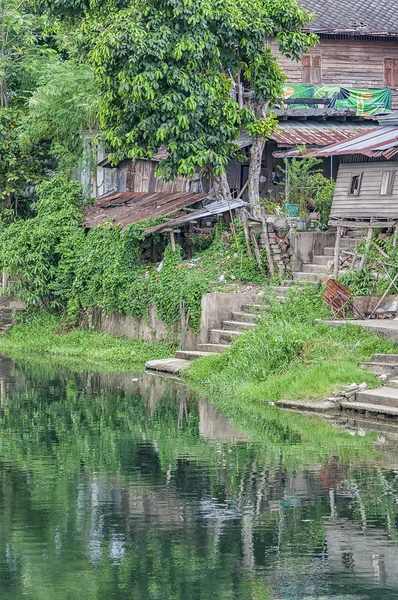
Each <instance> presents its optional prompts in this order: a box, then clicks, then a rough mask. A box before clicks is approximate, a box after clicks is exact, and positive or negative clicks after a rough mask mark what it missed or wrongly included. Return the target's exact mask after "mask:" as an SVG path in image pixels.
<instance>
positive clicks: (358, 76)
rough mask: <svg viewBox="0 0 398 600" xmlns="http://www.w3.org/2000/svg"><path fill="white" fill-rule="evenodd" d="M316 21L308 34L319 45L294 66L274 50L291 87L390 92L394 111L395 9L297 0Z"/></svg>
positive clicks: (360, 1) (397, 87) (372, 3)
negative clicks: (386, 90) (341, 88)
mask: <svg viewBox="0 0 398 600" xmlns="http://www.w3.org/2000/svg"><path fill="white" fill-rule="evenodd" d="M299 2H300V4H301V5H302V6H303V8H305V9H306V10H308V11H309V12H310V13H315V14H316V18H315V20H314V21H312V22H310V23H309V25H308V30H309V31H312V32H315V33H317V34H318V36H319V43H318V44H317V45H316V46H315V47H313V48H311V49H310V50H309V51H308V53H307V54H304V55H303V56H302V59H301V62H300V63H296V62H293V61H291V60H289V59H288V58H286V57H284V56H282V55H280V53H279V50H278V48H277V44H276V43H275V42H272V47H273V51H274V52H275V54H276V55H277V56H278V58H279V63H280V65H281V66H282V67H283V70H284V71H285V73H286V75H287V78H288V79H287V80H288V82H289V83H290V84H310V85H314V86H325V85H326V86H327V85H332V86H340V87H343V88H358V89H361V90H369V91H371V90H372V89H375V88H389V89H391V96H392V108H393V109H396V108H398V10H397V6H396V4H395V3H394V2H383V3H380V2H379V1H378V0H334V2H325V0H299Z"/></svg>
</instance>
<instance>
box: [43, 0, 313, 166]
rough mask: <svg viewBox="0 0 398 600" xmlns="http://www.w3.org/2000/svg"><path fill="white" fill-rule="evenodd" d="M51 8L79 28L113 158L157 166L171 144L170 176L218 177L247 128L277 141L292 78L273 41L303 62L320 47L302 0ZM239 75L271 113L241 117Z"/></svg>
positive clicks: (52, 4)
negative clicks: (278, 117) (275, 113)
mask: <svg viewBox="0 0 398 600" xmlns="http://www.w3.org/2000/svg"><path fill="white" fill-rule="evenodd" d="M42 4H44V5H47V7H48V9H49V11H50V12H51V14H52V15H54V14H55V15H57V16H58V15H59V14H62V15H64V16H67V17H69V18H70V17H72V19H73V20H74V24H75V27H76V28H78V33H77V36H76V39H78V40H79V43H80V44H81V48H82V52H86V53H87V56H88V57H89V60H90V62H91V64H92V65H93V68H94V71H95V75H96V78H97V81H98V84H99V90H100V93H101V103H100V115H101V124H102V128H103V129H104V131H105V136H106V139H107V141H108V143H109V146H110V148H111V150H112V153H111V155H110V157H111V159H113V160H114V161H115V162H116V161H117V160H119V159H120V158H123V157H125V156H126V155H128V156H130V157H133V156H144V157H151V156H152V155H153V154H154V153H156V152H157V150H158V148H159V146H160V145H161V144H164V145H165V146H166V147H167V150H168V153H169V156H168V158H167V159H166V160H165V161H163V162H162V163H161V164H160V167H159V173H160V172H161V173H162V174H163V175H164V176H165V177H172V176H174V175H175V174H177V173H180V174H182V175H192V174H193V173H194V172H195V170H196V168H197V167H198V166H199V167H201V168H205V169H206V170H207V171H209V172H211V173H213V174H214V175H219V174H221V173H223V172H225V167H226V164H227V161H228V159H229V158H231V157H233V156H235V155H236V154H237V153H238V152H239V149H238V148H237V147H236V146H235V145H234V144H233V143H232V142H233V141H234V140H236V139H237V138H238V137H239V131H240V129H241V128H242V127H243V126H245V125H247V126H248V127H249V128H250V130H251V131H255V132H256V134H259V135H264V136H266V135H268V134H269V132H270V130H271V129H272V127H273V126H274V125H275V120H274V119H273V117H267V114H266V113H267V106H268V103H269V102H270V101H273V100H275V99H276V98H280V97H281V94H282V83H283V81H284V79H285V76H284V74H283V72H282V71H281V69H280V67H279V65H278V62H277V60H276V58H275V56H274V55H273V54H272V51H271V46H270V45H269V44H265V43H264V40H265V39H266V38H267V37H270V36H275V37H276V40H277V42H278V43H279V47H280V50H281V52H282V53H283V54H285V55H288V56H290V57H292V58H294V59H299V57H300V55H301V53H302V52H303V51H305V50H306V49H308V47H309V46H311V45H312V44H314V43H315V40H316V37H315V36H313V35H311V34H307V33H304V32H303V28H304V26H305V24H306V23H307V21H308V20H309V18H310V17H309V15H308V14H307V13H306V12H305V11H304V10H303V9H302V8H301V7H300V6H299V4H298V2H297V1H296V0H288V2H286V1H285V2H283V3H282V2H281V1H275V0H267V1H266V2H264V1H263V0H261V1H260V0H250V1H249V2H244V1H243V0H227V1H226V2H222V3H219V2H216V3H214V2H212V1H211V0H200V1H198V2H186V1H184V0H156V1H155V0H150V1H149V2H148V0H137V1H135V2H125V1H121V2H118V1H115V0H109V2H106V3H105V4H103V3H99V2H98V1H97V0H91V1H89V2H87V3H80V2H76V0H70V1H68V0H66V1H65V0H62V1H54V0H51V1H48V2H43V3H42ZM79 28H80V29H79ZM127 58H128V60H127ZM240 72H241V73H242V74H243V75H244V77H245V80H246V81H248V82H249V85H250V88H251V90H252V91H253V93H254V104H258V105H259V106H263V105H264V106H265V107H266V108H265V110H262V109H261V110H256V109H254V110H251V108H250V109H246V110H243V111H242V110H240V109H239V106H238V104H237V103H236V101H235V99H234V98H233V97H231V86H232V81H231V77H230V75H232V78H235V77H237V75H238V73H240ZM227 74H228V75H227Z"/></svg>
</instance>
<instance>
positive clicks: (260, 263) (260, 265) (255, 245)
mask: <svg viewBox="0 0 398 600" xmlns="http://www.w3.org/2000/svg"><path fill="white" fill-rule="evenodd" d="M250 237H251V240H252V243H253V248H254V255H255V257H256V261H257V264H258V268H259V269H260V272H261V274H262V275H264V266H263V261H262V260H261V254H260V249H259V247H258V243H257V239H256V234H255V233H254V231H251V232H250Z"/></svg>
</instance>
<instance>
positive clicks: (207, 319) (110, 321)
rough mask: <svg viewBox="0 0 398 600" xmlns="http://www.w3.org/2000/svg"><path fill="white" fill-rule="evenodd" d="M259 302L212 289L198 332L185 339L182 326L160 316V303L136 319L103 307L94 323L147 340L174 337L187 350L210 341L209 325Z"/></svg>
mask: <svg viewBox="0 0 398 600" xmlns="http://www.w3.org/2000/svg"><path fill="white" fill-rule="evenodd" d="M252 302H254V303H256V302H257V303H258V302H259V299H258V296H257V295H255V294H241V293H237V294H227V293H223V292H211V293H209V294H205V295H204V296H203V297H202V312H201V319H200V330H199V333H198V334H194V333H192V331H189V332H188V333H187V334H186V336H185V339H184V340H181V327H180V326H176V327H171V326H170V325H168V324H166V323H165V322H164V321H162V320H161V319H159V318H158V316H157V314H156V307H154V306H152V307H151V308H150V309H149V311H148V314H147V315H146V317H145V318H142V319H136V318H135V317H130V316H127V315H122V314H118V313H112V314H109V315H108V314H105V313H104V312H102V311H101V310H100V309H96V310H94V311H93V321H92V325H93V327H94V329H97V330H98V331H102V332H103V333H111V334H113V335H117V336H125V337H128V338H130V339H143V340H145V341H146V342H150V343H151V342H159V341H161V340H170V341H173V342H175V343H177V344H180V345H181V346H182V348H183V350H196V349H197V347H198V344H205V343H206V342H207V341H208V335H209V329H219V328H220V327H221V321H223V320H226V319H229V318H230V317H231V313H232V312H234V311H239V310H240V309H241V307H242V304H250V303H252Z"/></svg>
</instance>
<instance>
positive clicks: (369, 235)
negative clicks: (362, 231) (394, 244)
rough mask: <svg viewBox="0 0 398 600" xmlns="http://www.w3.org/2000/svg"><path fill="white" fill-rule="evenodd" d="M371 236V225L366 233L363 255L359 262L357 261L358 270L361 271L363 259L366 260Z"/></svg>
mask: <svg viewBox="0 0 398 600" xmlns="http://www.w3.org/2000/svg"><path fill="white" fill-rule="evenodd" d="M372 237H373V229H372V227H369V229H368V233H367V235H366V246H365V252H364V253H363V256H362V258H361V262H360V263H359V271H362V269H363V267H364V265H365V261H366V258H367V256H368V252H369V250H370V245H371V243H372Z"/></svg>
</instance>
